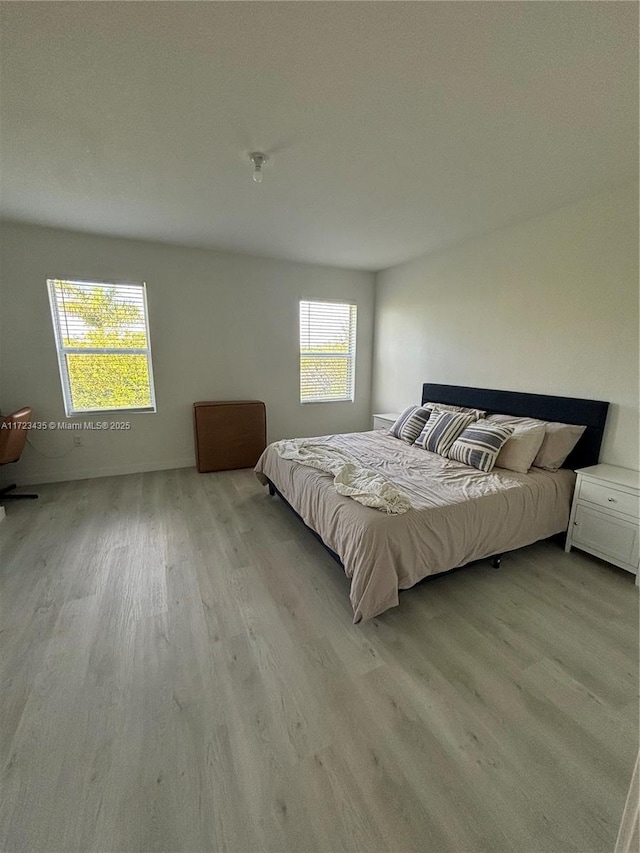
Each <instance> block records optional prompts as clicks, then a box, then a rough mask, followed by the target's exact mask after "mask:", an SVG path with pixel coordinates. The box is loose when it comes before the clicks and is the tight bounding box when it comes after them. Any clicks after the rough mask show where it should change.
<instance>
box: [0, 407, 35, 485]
mask: <svg viewBox="0 0 640 853" xmlns="http://www.w3.org/2000/svg"><path fill="white" fill-rule="evenodd" d="M30 423H31V409H30V408H29V407H28V406H27V407H25V408H24V409H18V411H17V412H12V414H10V415H6V416H5V417H4V418H3V419H2V421H1V422H0V465H8V464H9V463H10V462H17V461H18V459H20V457H21V456H22V451H23V450H24V446H25V444H26V443H27V432H28V430H29V424H30ZM15 488H17V486H16V484H15V483H12V484H11V485H10V486H4V487H3V488H1V489H0V501H5V500H13V501H18V500H34V499H35V498H37V497H38V496H37V495H24V494H19V495H13V494H10V493H11V492H13V490H14V489H15Z"/></svg>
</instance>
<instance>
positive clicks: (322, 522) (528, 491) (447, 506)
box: [255, 430, 575, 622]
mask: <svg viewBox="0 0 640 853" xmlns="http://www.w3.org/2000/svg"><path fill="white" fill-rule="evenodd" d="M307 441H309V442H313V443H314V444H318V443H322V444H325V445H327V446H328V447H330V448H335V449H336V450H339V451H341V452H342V453H343V454H345V455H347V456H348V457H349V458H351V459H352V460H355V461H357V463H358V464H359V465H361V466H362V467H363V468H365V469H367V470H368V471H369V472H372V473H375V474H378V475H380V477H381V478H383V479H384V480H385V481H388V482H389V483H391V484H392V485H393V486H394V487H395V488H396V489H397V490H399V491H400V492H401V493H402V494H403V495H405V496H406V497H407V498H408V501H409V504H410V507H411V508H410V509H408V510H407V511H404V512H401V513H396V514H392V513H387V512H384V511H381V510H380V509H376V508H373V507H371V506H364V505H362V504H361V503H358V502H357V501H356V500H353V499H352V498H351V497H348V496H346V495H343V494H339V492H338V491H337V490H336V487H335V485H334V474H333V473H331V472H325V471H322V470H319V469H317V468H314V467H310V466H309V465H305V464H300V463H299V462H297V461H294V460H292V459H286V458H283V456H282V455H281V454H280V453H279V452H278V450H277V448H276V446H275V445H269V447H267V449H266V450H265V451H264V453H263V454H262V456H261V457H260V459H259V460H258V463H257V465H256V469H255V470H256V475H257V476H258V478H259V479H260V481H261V482H262V483H264V484H265V485H266V484H267V483H268V482H269V481H270V482H271V483H272V484H273V485H274V486H275V487H276V489H277V490H278V491H279V492H280V493H281V495H282V496H283V497H284V498H285V500H286V501H287V502H288V503H289V504H290V505H291V506H292V507H293V509H294V510H295V511H296V512H297V513H298V514H299V515H300V516H301V517H302V519H303V521H304V522H305V524H306V525H307V526H308V527H310V528H311V529H312V530H314V531H315V532H316V533H317V534H318V535H319V536H320V537H321V539H322V541H323V542H324V543H325V545H327V547H329V548H330V549H331V550H332V551H334V552H335V553H336V554H337V555H338V556H339V557H340V560H341V561H342V564H343V566H344V570H345V572H346V574H347V577H349V578H350V579H351V591H350V598H351V605H352V607H353V614H354V622H359V621H360V620H366V619H372V618H373V617H374V616H377V615H379V614H380V613H383V612H384V611H385V610H388V609H389V608H390V607H395V606H396V605H397V604H398V591H399V590H401V589H408V588H409V587H412V586H413V585H414V584H416V583H417V582H418V581H420V580H422V579H423V578H425V577H427V576H429V575H434V574H438V573H440V572H445V571H448V570H449V569H453V568H457V567H458V566H463V565H465V564H466V563H469V562H472V561H473V560H479V559H482V558H485V557H491V556H493V555H495V554H502V553H505V552H506V551H511V550H513V549H515V548H522V547H523V546H525V545H530V544H531V543H532V542H536V541H537V540H539V539H545V538H547V537H549V536H552V535H554V534H556V533H561V532H562V531H564V530H566V528H567V524H568V520H569V511H570V504H571V496H572V493H573V487H574V482H575V474H574V472H573V471H570V470H568V469H561V470H560V471H557V472H554V473H552V472H549V471H543V470H541V469H537V468H532V469H531V470H530V472H529V473H528V474H517V473H515V472H513V471H507V470H504V469H501V468H494V469H493V471H492V472H491V473H489V474H485V473H483V472H481V471H477V470H475V469H474V468H470V467H468V466H466V465H462V464H461V463H459V462H454V461H452V460H450V459H445V458H444V457H442V456H438V455H437V454H435V453H430V452H429V451H426V450H422V449H421V448H420V447H416V446H414V445H408V444H405V443H404V442H402V441H399V440H398V439H397V438H394V437H393V436H392V435H390V434H389V433H388V432H386V431H381V430H376V431H373V432H364V433H350V434H346V435H332V436H321V437H319V438H313V439H308V440H307Z"/></svg>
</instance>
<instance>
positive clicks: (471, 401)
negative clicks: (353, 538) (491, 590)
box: [269, 382, 609, 581]
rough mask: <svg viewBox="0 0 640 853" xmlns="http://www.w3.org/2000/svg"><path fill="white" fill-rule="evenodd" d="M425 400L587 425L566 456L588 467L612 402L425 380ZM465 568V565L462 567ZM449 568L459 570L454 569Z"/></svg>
mask: <svg viewBox="0 0 640 853" xmlns="http://www.w3.org/2000/svg"><path fill="white" fill-rule="evenodd" d="M422 402H423V403H428V402H432V403H443V404H445V405H449V406H467V407H469V408H473V409H482V410H484V411H486V412H487V414H488V415H491V414H495V415H516V416H518V417H529V418H538V419H539V420H543V421H556V422H558V423H563V424H580V425H583V424H584V425H585V426H586V427H587V428H586V430H585V431H584V433H583V434H582V436H581V437H580V440H579V441H578V443H577V444H576V446H575V448H574V449H573V450H572V452H571V453H570V454H569V456H568V457H567V460H566V462H565V463H564V465H563V467H564V468H571V469H574V470H575V469H576V468H585V467H587V466H588V465H597V464H598V460H599V458H600V447H601V445H602V438H603V436H604V428H605V424H606V421H607V412H608V410H609V403H605V402H603V401H602V400H582V399H580V398H579V397H553V396H550V395H548V394H526V393H525V392H523V391H496V390H491V389H489V388H468V387H466V386H464V385H437V384H434V383H432V382H425V383H424V384H423V386H422ZM269 494H270V495H276V494H277V495H278V497H279V498H280V499H281V500H282V501H284V503H285V504H286V505H287V506H288V507H289V509H290V510H291V512H293V513H294V515H297V516H298V518H299V519H300V522H301V523H302V524H304V526H305V527H306V528H307V530H309V531H310V532H311V533H313V535H314V536H315V537H316V539H317V540H318V541H319V542H320V544H321V545H322V546H323V547H324V548H325V550H327V551H328V552H329V553H330V554H331V556H332V557H333V558H334V560H336V562H337V563H339V564H340V565H341V566H342V567H343V568H344V565H343V563H342V561H341V559H340V557H339V556H338V555H337V554H336V553H335V551H332V550H331V548H329V547H328V546H327V545H326V544H325V543H324V542H323V540H322V537H321V536H319V535H318V534H317V533H316V531H315V530H312V529H311V528H310V527H309V526H308V525H306V524H305V523H304V521H303V520H302V518H301V516H300V515H299V514H298V513H297V512H296V511H295V509H294V508H293V507H292V506H291V504H290V503H289V501H288V500H287V499H286V498H285V497H283V496H282V494H281V493H280V492H279V491H278V489H277V488H276V487H275V486H274V485H273V483H272V482H271V481H269ZM490 559H491V563H492V565H493V567H494V568H495V569H498V568H500V562H501V559H502V555H501V554H495V555H494V556H493V557H492V558H490ZM462 568H464V567H462ZM450 571H453V572H455V571H458V569H451V570H450ZM442 574H448V572H441V573H439V574H437V575H430V576H428V577H427V578H425V579H424V581H428V580H432V579H434V578H437V577H440V576H441V575H442Z"/></svg>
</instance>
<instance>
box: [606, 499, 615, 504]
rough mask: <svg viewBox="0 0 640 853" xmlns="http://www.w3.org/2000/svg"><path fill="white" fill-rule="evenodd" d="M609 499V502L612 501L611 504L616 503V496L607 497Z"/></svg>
mask: <svg viewBox="0 0 640 853" xmlns="http://www.w3.org/2000/svg"><path fill="white" fill-rule="evenodd" d="M607 500H608V501H609V503H610V504H614V503H616V499H615V498H607Z"/></svg>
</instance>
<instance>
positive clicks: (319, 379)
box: [300, 300, 356, 403]
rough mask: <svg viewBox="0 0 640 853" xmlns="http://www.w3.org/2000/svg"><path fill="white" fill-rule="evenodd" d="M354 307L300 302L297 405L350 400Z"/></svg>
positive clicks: (351, 391)
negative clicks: (298, 389)
mask: <svg viewBox="0 0 640 853" xmlns="http://www.w3.org/2000/svg"><path fill="white" fill-rule="evenodd" d="M355 363H356V306H355V305H352V304H350V303H346V302H320V301H316V302H311V301H306V300H301V301H300V402H301V403H324V402H339V401H353V399H354V390H355Z"/></svg>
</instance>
